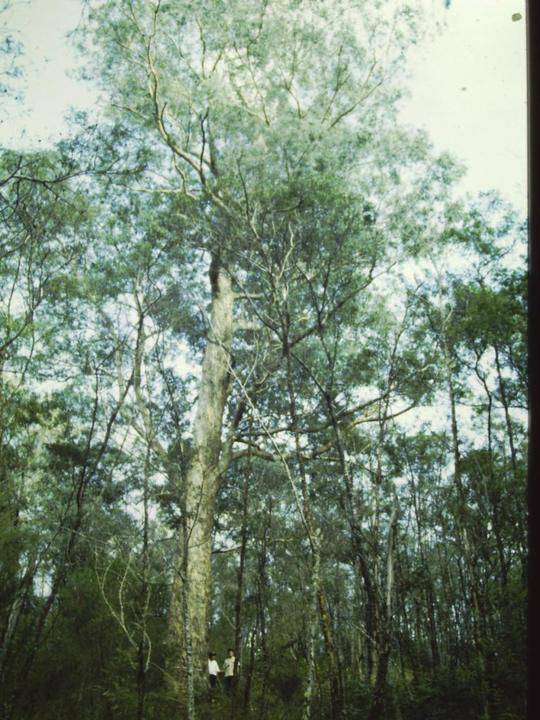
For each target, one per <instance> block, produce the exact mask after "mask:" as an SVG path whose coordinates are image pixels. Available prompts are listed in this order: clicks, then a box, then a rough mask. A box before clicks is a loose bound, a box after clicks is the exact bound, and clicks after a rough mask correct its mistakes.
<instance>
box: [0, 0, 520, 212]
mask: <svg viewBox="0 0 540 720" xmlns="http://www.w3.org/2000/svg"><path fill="white" fill-rule="evenodd" d="M388 1H390V0H388ZM421 1H422V3H423V5H424V6H425V10H426V12H427V13H428V14H429V15H430V18H432V19H433V21H434V25H435V24H437V25H438V26H439V27H440V29H439V31H438V32H436V33H433V34H432V35H431V37H429V38H427V39H424V40H422V41H421V42H420V43H418V45H417V46H416V47H415V48H413V50H412V51H411V52H410V55H409V62H408V67H407V70H408V75H409V83H408V87H409V90H410V97H408V98H407V99H405V100H403V101H402V102H401V110H400V117H401V120H402V122H404V123H406V124H408V125H411V126H413V127H417V128H424V129H425V130H427V132H428V133H429V136H430V137H431V140H432V142H433V144H434V147H435V149H436V150H437V151H450V152H451V153H452V154H453V155H455V156H456V157H457V159H458V160H460V161H462V162H463V163H464V164H465V165H466V167H467V168H468V171H467V174H466V176H465V178H464V179H463V180H462V181H461V188H462V190H463V191H464V192H470V193H473V194H476V193H478V192H480V191H482V190H488V189H496V190H498V191H499V192H500V193H501V195H502V196H503V197H505V198H506V199H507V200H509V201H510V202H512V203H513V204H514V205H515V206H516V208H517V209H518V210H520V212H522V213H523V214H525V213H526V210H527V195H526V192H527V191H526V183H527V130H526V100H527V97H526V96H527V90H526V88H527V83H526V40H525V38H526V32H525V0H452V2H451V3H450V7H449V8H448V9H445V7H444V4H445V3H444V0H421ZM80 19H81V3H80V0H16V2H15V7H14V8H13V9H12V10H11V11H9V12H8V13H4V15H3V17H2V18H0V34H1V33H2V32H4V33H5V32H6V31H8V32H12V33H15V34H16V36H17V38H18V39H19V40H20V41H21V42H22V43H23V45H24V54H23V56H22V57H21V58H20V61H19V65H20V67H21V70H22V71H23V82H22V84H21V86H20V87H21V88H22V89H23V94H22V97H20V99H18V100H17V102H14V101H4V102H3V103H2V105H0V145H4V146H8V147H12V148H18V149H23V148H25V147H36V146H39V147H44V146H46V145H48V144H49V143H51V142H54V141H55V140H57V139H59V138H60V137H62V136H64V135H66V134H67V126H66V124H65V122H64V117H65V115H66V113H67V112H68V110H69V108H70V107H75V108H76V109H81V110H88V111H90V112H91V113H92V112H95V110H94V109H95V108H96V105H97V92H96V90H95V89H93V88H92V86H91V85H89V84H88V83H85V82H83V81H80V80H77V79H76V77H75V72H74V69H75V67H76V66H77V64H78V63H80V59H77V55H76V52H75V51H74V49H73V48H72V47H71V46H70V43H69V41H68V39H67V38H66V33H68V32H69V31H71V30H73V29H74V28H75V27H76V26H77V24H78V22H79V21H80ZM2 26H4V27H2Z"/></svg>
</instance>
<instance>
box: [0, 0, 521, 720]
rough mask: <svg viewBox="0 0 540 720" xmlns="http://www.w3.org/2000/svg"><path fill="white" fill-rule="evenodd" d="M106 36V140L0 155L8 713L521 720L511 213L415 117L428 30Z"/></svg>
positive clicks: (128, 14) (213, 29)
mask: <svg viewBox="0 0 540 720" xmlns="http://www.w3.org/2000/svg"><path fill="white" fill-rule="evenodd" d="M86 32H87V38H88V39H87V42H88V47H87V50H86V52H88V53H89V55H90V53H94V59H95V61H96V72H97V73H99V75H100V77H101V79H102V81H103V84H104V87H106V88H107V92H108V97H109V98H110V113H109V117H108V118H107V120H106V121H105V123H104V125H103V127H101V128H92V127H86V129H85V130H84V131H83V132H81V133H80V134H79V135H78V136H77V137H76V138H75V139H74V140H73V141H71V142H70V143H64V144H63V145H60V146H59V147H58V148H57V149H56V150H55V151H54V152H51V153H47V154H45V153H43V154H34V155H28V156H25V155H14V154H13V153H9V152H5V153H4V154H3V155H2V159H1V166H0V167H1V174H0V182H1V183H2V203H3V205H2V212H3V213H4V219H5V222H4V224H3V229H2V236H1V242H2V244H1V246H0V247H1V253H2V255H1V262H2V265H1V273H2V276H3V277H4V278H5V279H6V282H5V283H4V288H7V290H4V293H3V295H2V300H1V301H2V315H1V320H2V335H1V344H0V358H1V371H2V375H1V385H0V391H1V402H2V405H1V415H0V418H1V427H2V436H1V443H2V444H1V450H2V464H1V472H2V475H1V478H2V491H1V492H2V495H1V503H2V504H1V513H2V534H1V536H0V542H1V543H2V558H3V565H2V568H1V573H2V580H3V588H4V590H3V594H2V601H1V604H0V611H1V618H0V621H1V625H0V628H1V632H2V638H3V641H2V642H3V644H2V655H1V671H2V678H3V683H2V687H3V690H2V692H3V696H2V708H3V712H4V714H5V716H6V717H8V718H22V717H25V718H31V717H40V718H44V717H45V718H46V717H48V716H51V717H53V716H54V717H55V718H57V717H62V716H66V717H68V716H69V717H71V716H72V715H73V713H74V712H76V713H77V714H78V715H80V716H83V717H89V718H91V717H114V718H120V717H132V716H136V717H138V718H145V717H148V718H149V717H158V716H161V715H163V714H164V713H168V714H171V715H174V714H178V715H179V716H186V717H188V718H193V717H196V716H199V717H205V716H206V715H208V716H210V715H213V714H215V713H220V714H222V713H223V712H226V711H228V710H227V707H228V705H229V703H231V702H232V703H233V704H234V708H235V712H237V713H244V714H245V715H246V716H249V715H250V714H253V716H257V717H266V718H272V717H278V716H279V717H281V716H282V715H284V714H285V713H286V714H287V715H292V716H298V717H300V716H301V717H303V718H309V717H329V716H330V717H332V718H345V717H349V718H354V717H358V718H361V717H366V718H368V717H369V718H371V719H374V718H378V717H383V716H386V715H388V714H389V713H392V714H395V715H396V717H411V718H413V717H423V718H425V717H432V716H433V717H445V716H446V715H447V714H448V716H450V714H452V715H456V714H459V715H461V716H464V717H471V718H472V717H474V718H476V717H479V716H481V717H483V718H499V717H500V718H503V717H505V718H509V717H520V716H521V715H522V714H523V686H522V684H523V681H522V678H523V676H524V672H523V663H524V648H523V640H524V600H525V591H524V588H525V560H526V545H525V532H524V514H525V502H524V474H525V473H524V462H525V461H524V458H525V433H524V415H523V412H522V411H523V410H524V408H525V405H526V387H525V378H526V371H525V352H524V317H525V309H524V275H523V272H522V270H521V266H520V265H519V259H518V262H517V263H516V261H515V258H516V257H517V255H516V253H517V252H518V251H519V248H520V247H521V245H522V244H523V228H522V227H521V226H520V224H519V222H518V219H517V218H515V217H514V216H513V214H512V213H511V212H510V211H509V210H508V208H505V207H504V206H503V204H502V203H501V202H500V201H499V200H498V199H497V198H495V197H490V196H486V197H484V198H479V199H478V200H477V201H476V202H475V203H472V204H469V205H467V204H466V203H465V202H457V201H454V200H452V199H451V197H452V183H453V181H454V180H455V179H456V178H457V177H458V175H459V172H460V171H459V169H458V168H457V167H456V166H455V165H454V163H453V162H452V160H451V159H450V158H448V157H446V156H440V157H436V156H434V154H433V153H432V151H431V149H430V146H429V142H428V141H427V139H426V138H425V137H424V136H423V135H422V134H413V135H411V134H407V133H405V132H403V131H401V130H400V129H399V128H397V127H396V126H395V110H394V101H395V99H396V97H397V95H398V93H399V77H398V74H397V72H398V70H399V65H400V60H401V58H402V55H403V53H404V51H405V50H406V46H407V44H408V42H410V40H411V39H412V38H413V37H414V35H415V34H416V33H417V32H419V17H418V14H417V13H416V12H415V11H414V10H413V9H411V8H408V9H407V8H403V9H401V10H398V11H396V12H395V13H393V14H392V13H390V14H388V10H387V9H386V10H385V9H384V6H382V5H381V6H379V5H378V4H376V3H373V2H370V3H349V2H347V3H336V2H332V3H325V2H323V3H320V2H312V3H311V2H310V3H301V4H300V3H291V2H280V1H279V2H278V1H276V2H255V0H254V1H253V2H246V1H245V0H243V1H242V2H238V3H232V4H231V3H227V7H226V8H225V6H223V7H222V6H221V5H219V4H212V7H211V8H208V7H206V6H205V5H204V4H199V3H184V2H180V1H179V0H174V1H173V0H171V1H170V2H159V1H158V2H147V1H145V2H142V1H141V2H116V1H115V2H110V3H108V2H104V3H99V4H98V5H97V6H96V7H95V8H93V9H91V14H90V19H89V25H88V28H87V29H86ZM82 121H83V123H84V118H83V119H82ZM231 646H234V647H235V649H236V653H237V657H238V658H239V661H240V666H239V668H240V680H239V683H238V684H237V686H236V687H235V690H234V694H233V697H232V698H228V697H221V696H218V699H217V702H216V703H214V704H210V703H209V702H208V698H207V691H206V688H205V686H204V681H205V677H204V657H205V655H206V653H207V651H208V649H209V647H211V648H212V649H214V650H215V651H216V652H218V656H219V658H221V656H222V655H224V653H225V651H226V649H227V648H228V647H231ZM456 688H457V689H458V690H459V693H458V694H456Z"/></svg>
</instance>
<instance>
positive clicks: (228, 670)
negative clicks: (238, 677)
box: [223, 648, 236, 691]
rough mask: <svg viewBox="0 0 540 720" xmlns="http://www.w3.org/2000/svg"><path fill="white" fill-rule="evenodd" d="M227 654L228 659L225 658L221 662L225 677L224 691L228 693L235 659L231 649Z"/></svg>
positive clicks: (232, 679) (231, 683)
mask: <svg viewBox="0 0 540 720" xmlns="http://www.w3.org/2000/svg"><path fill="white" fill-rule="evenodd" d="M227 652H228V657H227V658H225V660H224V662H223V674H224V676H225V689H226V690H227V691H229V690H231V689H232V686H233V683H234V670H235V667H234V666H235V663H236V658H235V656H234V650H233V649H232V648H229V649H228V651H227Z"/></svg>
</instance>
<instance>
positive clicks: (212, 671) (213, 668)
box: [208, 653, 221, 688]
mask: <svg viewBox="0 0 540 720" xmlns="http://www.w3.org/2000/svg"><path fill="white" fill-rule="evenodd" d="M220 672H221V671H220V669H219V665H218V664H217V660H216V653H208V679H209V680H210V687H212V688H215V687H217V679H218V674H219V673H220Z"/></svg>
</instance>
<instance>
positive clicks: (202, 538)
mask: <svg viewBox="0 0 540 720" xmlns="http://www.w3.org/2000/svg"><path fill="white" fill-rule="evenodd" d="M209 275H210V282H211V288H212V302H211V308H210V315H209V330H208V337H207V343H206V349H205V352H204V358H203V363H202V368H201V379H200V382H199V394H198V399H197V405H196V411H195V419H194V423H193V452H192V456H191V460H190V462H189V464H188V467H187V472H186V477H185V494H184V499H185V500H184V501H185V505H184V507H185V518H186V523H187V563H186V565H187V567H186V573H187V575H186V577H187V590H188V592H187V610H188V612H187V618H188V620H189V634H190V637H191V644H192V652H193V671H194V676H195V677H194V679H195V685H201V684H202V681H203V679H204V677H205V674H206V669H205V658H206V654H207V639H208V638H207V632H208V612H209V599H210V590H211V554H212V526H213V522H214V505H215V499H216V494H217V490H218V487H219V478H220V473H221V470H222V469H220V467H219V461H220V455H221V451H222V438H221V434H222V424H223V414H224V410H225V404H226V401H227V397H228V393H229V368H230V349H231V342H232V336H233V303H234V292H233V290H232V284H231V278H230V276H229V274H228V273H227V271H226V270H225V269H224V268H223V267H222V266H221V265H220V262H219V258H217V257H216V256H213V258H212V262H211V265H210V272H209ZM183 545H184V543H183V540H182V539H180V540H179V543H178V555H179V556H180V557H184V548H183ZM182 564H183V562H182V560H179V561H178V563H177V567H179V566H181V565H182ZM180 584H181V575H180V574H179V575H178V576H177V581H176V583H175V587H174V590H173V599H172V603H171V617H170V632H171V640H172V645H173V652H174V653H175V654H176V655H177V656H178V654H180V655H182V654H184V653H183V652H182V651H184V652H185V648H184V638H185V634H184V630H183V626H184V622H183V619H182V602H181V597H182V592H181V587H180ZM175 664H176V667H179V666H180V665H181V664H183V663H180V664H178V663H175ZM182 674H183V673H182ZM182 680H183V678H180V682H181V684H182Z"/></svg>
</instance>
